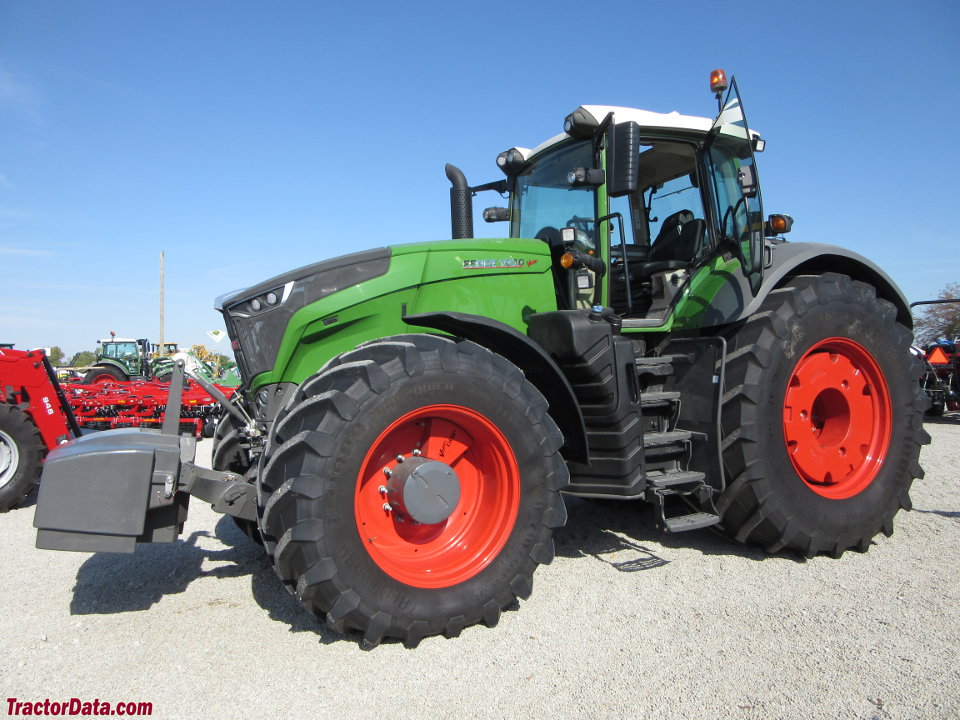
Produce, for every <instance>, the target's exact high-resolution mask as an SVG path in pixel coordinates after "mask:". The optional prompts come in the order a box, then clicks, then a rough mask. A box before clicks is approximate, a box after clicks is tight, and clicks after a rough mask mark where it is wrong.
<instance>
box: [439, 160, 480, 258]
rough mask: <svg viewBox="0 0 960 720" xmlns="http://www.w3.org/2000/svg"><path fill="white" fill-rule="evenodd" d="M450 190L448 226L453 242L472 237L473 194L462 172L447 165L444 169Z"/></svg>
mask: <svg viewBox="0 0 960 720" xmlns="http://www.w3.org/2000/svg"><path fill="white" fill-rule="evenodd" d="M444 170H446V173H447V179H448V180H449V181H450V183H451V184H452V185H453V187H451V188H450V225H451V232H452V237H453V239H454V240H460V239H462V238H472V237H473V192H472V191H471V190H470V188H469V187H468V186H467V178H466V177H465V176H464V174H463V171H462V170H461V169H460V168H458V167H455V166H453V165H450V164H449V163H447V165H446V167H445V168H444Z"/></svg>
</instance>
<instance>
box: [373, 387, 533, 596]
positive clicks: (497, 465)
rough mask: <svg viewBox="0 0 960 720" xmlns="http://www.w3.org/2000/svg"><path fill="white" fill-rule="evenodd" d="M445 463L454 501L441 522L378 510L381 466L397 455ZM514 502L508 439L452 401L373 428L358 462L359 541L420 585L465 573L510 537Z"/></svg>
mask: <svg viewBox="0 0 960 720" xmlns="http://www.w3.org/2000/svg"><path fill="white" fill-rule="evenodd" d="M415 449H416V450H419V451H420V453H421V455H422V457H424V458H427V459H429V460H435V461H438V462H444V463H446V464H448V465H449V466H450V467H451V468H452V469H453V470H454V472H455V473H456V475H457V477H458V479H459V482H460V500H459V503H458V504H457V506H456V508H455V509H454V510H453V512H452V514H451V515H450V516H449V517H448V518H447V519H446V520H444V521H442V522H439V523H436V524H433V525H426V524H418V523H415V522H412V521H411V520H410V519H409V518H405V517H404V516H403V515H402V514H400V513H397V512H391V511H390V510H385V509H384V503H386V502H387V497H386V495H384V494H383V493H382V492H381V491H380V488H381V487H382V486H383V485H384V483H385V480H386V476H385V474H384V468H390V469H391V470H392V469H393V468H395V467H396V465H397V460H396V457H397V455H403V456H405V457H410V456H411V455H412V454H413V451H414V450H415ZM519 505H520V470H519V468H518V466H517V461H516V458H515V456H514V454H513V450H512V449H511V447H510V443H508V442H507V439H506V438H505V437H504V435H503V433H501V432H500V430H499V429H498V428H497V427H496V425H494V424H493V423H491V422H490V421H489V420H488V419H487V418H485V417H484V416H483V415H481V414H479V413H477V412H474V411H473V410H470V409H468V408H465V407H461V406H459V405H428V406H426V407H423V408H419V409H417V410H414V411H412V412H409V413H407V414H406V415H404V416H403V417H401V418H399V419H398V420H396V421H394V422H393V423H391V424H390V425H389V427H387V429H386V430H384V431H383V432H382V433H380V436H379V437H378V438H377V439H376V441H375V442H374V443H373V446H372V447H371V448H370V451H369V452H368V453H367V455H366V457H365V458H364V460H363V464H362V465H361V466H360V473H359V476H358V478H357V488H356V495H355V498H354V516H355V519H356V523H357V530H358V531H359V533H360V539H361V540H362V541H363V546H364V547H365V548H366V550H367V552H368V553H369V554H370V557H371V558H372V559H373V561H374V562H375V563H376V564H377V565H378V566H379V567H380V569H381V570H383V571H384V572H385V573H387V574H388V575H389V576H390V577H392V578H394V579H395V580H399V581H400V582H403V583H406V584H407V585H412V586H414V587H421V588H442V587H450V586H451V585H456V584H458V583H461V582H464V581H465V580H468V579H470V578H471V577H473V576H474V575H476V574H477V573H479V572H480V571H481V570H483V569H484V568H485V567H487V565H489V564H490V563H491V562H492V561H493V559H494V558H495V557H496V556H497V554H498V553H499V552H500V550H501V549H502V548H503V546H504V545H505V544H506V542H507V538H509V537H510V533H511V532H512V531H513V527H514V523H515V522H516V518H517V510H518V508H519Z"/></svg>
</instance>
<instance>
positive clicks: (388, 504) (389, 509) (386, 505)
mask: <svg viewBox="0 0 960 720" xmlns="http://www.w3.org/2000/svg"><path fill="white" fill-rule="evenodd" d="M383 509H384V510H385V511H387V512H391V511H392V510H393V507H391V505H390V503H384V504H383Z"/></svg>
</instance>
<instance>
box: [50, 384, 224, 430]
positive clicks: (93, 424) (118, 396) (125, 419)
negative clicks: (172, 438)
mask: <svg viewBox="0 0 960 720" xmlns="http://www.w3.org/2000/svg"><path fill="white" fill-rule="evenodd" d="M63 389H64V393H65V395H66V398H67V401H68V402H69V403H70V406H71V407H72V408H73V413H74V415H76V418H77V422H78V423H79V425H80V427H83V428H92V429H96V430H111V429H114V428H128V427H143V428H157V429H159V428H160V427H161V426H162V425H163V421H164V417H165V415H166V403H167V393H168V392H169V389H170V383H168V382H150V381H146V380H134V381H131V382H103V383H96V384H93V385H84V384H66V385H64V386H63ZM220 390H221V392H223V393H224V395H226V396H227V397H229V396H230V395H232V394H233V392H234V390H235V388H225V387H220ZM217 412H218V408H217V401H216V400H215V399H214V398H213V397H212V396H211V395H210V394H209V393H207V391H206V390H204V389H203V388H201V387H200V386H199V385H198V384H196V383H188V384H187V385H186V387H184V389H183V397H182V400H181V404H180V432H189V433H191V434H192V435H194V436H195V437H198V438H199V437H201V436H202V435H204V428H205V427H206V429H207V432H206V435H207V436H210V435H211V434H212V433H211V430H212V428H213V426H214V423H215V420H216V417H217Z"/></svg>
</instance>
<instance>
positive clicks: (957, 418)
mask: <svg viewBox="0 0 960 720" xmlns="http://www.w3.org/2000/svg"><path fill="white" fill-rule="evenodd" d="M923 424H924V425H960V412H948V413H944V414H943V415H941V416H939V417H935V416H933V415H924V416H923Z"/></svg>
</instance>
